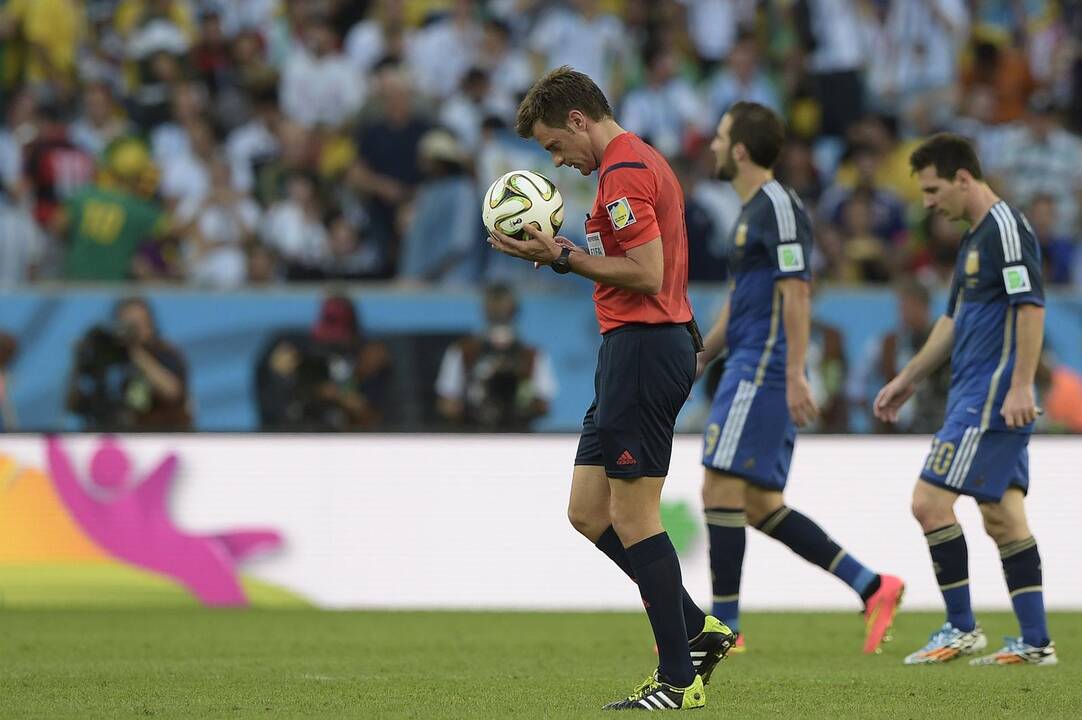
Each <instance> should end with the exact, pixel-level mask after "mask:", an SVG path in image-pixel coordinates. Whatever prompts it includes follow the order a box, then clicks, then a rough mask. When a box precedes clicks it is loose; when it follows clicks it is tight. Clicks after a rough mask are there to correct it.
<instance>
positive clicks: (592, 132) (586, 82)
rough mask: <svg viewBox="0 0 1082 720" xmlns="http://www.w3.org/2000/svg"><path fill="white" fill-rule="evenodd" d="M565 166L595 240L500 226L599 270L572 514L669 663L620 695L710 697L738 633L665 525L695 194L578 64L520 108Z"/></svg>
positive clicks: (682, 380) (692, 333)
mask: <svg viewBox="0 0 1082 720" xmlns="http://www.w3.org/2000/svg"><path fill="white" fill-rule="evenodd" d="M517 130H518V134H519V135H521V136H522V137H533V138H534V139H535V140H537V142H538V143H540V144H541V145H542V147H544V148H545V150H547V151H548V152H549V153H550V154H551V155H552V160H553V162H554V163H555V165H556V166H557V167H559V166H561V165H569V166H571V167H574V168H576V169H577V170H578V171H579V172H581V173H582V174H583V175H589V174H590V173H593V172H594V171H597V172H598V178H599V179H598V190H597V199H596V201H595V202H594V207H593V209H592V211H591V212H590V214H589V215H588V216H587V220H586V242H587V245H588V250H583V249H581V248H578V247H576V246H575V245H573V244H572V243H571V242H570V241H568V240H567V239H566V238H553V237H551V236H549V235H547V234H545V233H543V232H541V231H540V230H537V229H536V228H534V227H533V226H531V225H527V226H526V231H527V233H528V235H529V236H528V237H526V238H524V239H523V240H515V239H512V238H511V237H508V236H507V235H503V234H499V233H497V234H495V235H494V236H493V237H492V238H491V240H490V242H491V244H492V246H493V247H494V248H496V249H497V250H500V251H501V252H504V253H507V254H509V255H513V256H515V257H519V258H522V259H524V260H532V261H534V262H535V263H539V264H544V265H549V266H551V267H552V269H553V270H555V271H556V272H558V273H568V272H573V273H576V274H578V275H582V276H583V277H587V278H590V279H591V280H593V281H594V282H595V283H597V285H596V287H595V289H594V302H595V304H596V306H597V319H598V323H599V325H600V326H601V333H602V338H603V339H602V342H601V351H600V353H599V355H598V362H597V372H596V375H595V377H594V390H595V398H594V402H593V403H592V404H591V405H590V408H589V409H588V410H587V411H586V417H585V419H584V420H583V423H582V434H581V436H580V438H579V447H578V453H577V456H576V458H575V470H574V474H573V476H572V480H571V499H570V503H569V507H568V515H569V517H570V520H571V524H572V525H574V527H575V529H576V530H578V531H579V532H580V533H582V534H583V535H585V536H586V537H587V538H589V539H590V540H591V541H592V542H593V543H594V544H595V545H597V547H598V549H599V550H601V551H602V552H604V553H605V554H606V555H607V556H608V557H609V558H611V559H612V560H613V562H615V563H616V564H617V565H618V566H619V567H620V569H621V570H623V571H624V572H625V573H626V574H627V575H628V576H629V577H631V578H632V579H633V580H634V581H635V582H636V583H637V584H638V588H639V592H640V594H641V595H642V600H643V604H644V605H645V606H646V612H647V615H649V617H650V625H651V627H652V628H653V630H654V638H655V640H656V641H657V647H658V659H659V665H658V668H657V671H655V672H654V673H653V674H652V675H651V676H650V677H649V678H647V680H646V682H644V683H642V684H641V685H640V686H639V687H638V688H637V689H636V690H635V691H634V693H632V695H631V696H630V697H627V698H625V699H623V700H618V701H616V702H614V703H610V704H609V705H607V706H606V707H607V708H611V709H649V710H655V709H658V710H670V709H672V710H675V709H689V708H696V707H702V706H703V705H704V704H705V703H706V695H705V692H704V690H703V684H704V683H705V682H706V681H708V680H709V678H710V674H711V673H712V672H713V670H714V667H715V666H716V665H717V663H718V662H719V661H720V660H721V659H722V658H723V657H724V656H725V654H726V653H727V652H728V651H729V648H730V647H731V646H732V643H733V642H734V641H735V636H734V635H733V634H732V632H731V631H730V630H729V628H728V627H726V626H725V625H723V624H722V623H721V622H720V621H718V620H717V619H716V618H714V617H712V616H707V615H705V614H704V613H703V611H702V610H701V609H700V608H699V607H698V606H697V605H696V604H695V603H694V601H692V599H691V598H690V597H689V596H688V594H687V591H685V590H684V589H683V582H682V580H681V575H680V563H679V560H678V559H677V557H676V550H675V549H674V548H673V545H672V542H671V541H670V540H669V536H668V535H667V534H666V532H665V530H664V528H663V527H662V525H661V514H660V505H661V488H662V485H663V484H664V482H665V476H666V475H667V474H668V472H669V459H670V456H671V455H672V441H673V428H674V426H675V423H676V416H677V413H679V412H680V408H681V407H682V406H683V404H684V401H685V400H687V397H688V393H689V392H690V391H691V386H692V383H693V382H694V380H695V361H696V354H697V353H698V351H700V350H701V349H702V340H701V338H700V336H699V332H698V330H697V328H696V327H695V321H694V319H693V318H692V314H691V306H690V304H689V303H688V299H687V285H688V243H687V231H686V227H685V224H684V195H683V192H682V190H681V189H680V183H679V182H678V181H677V179H676V176H675V175H674V174H673V171H672V169H671V168H670V167H669V165H668V163H667V162H666V161H665V158H663V157H662V156H661V155H660V154H659V153H658V152H657V151H655V150H654V149H653V148H652V147H650V146H649V145H647V144H646V143H645V142H643V141H642V140H640V139H639V138H638V137H636V136H635V135H633V134H631V133H629V132H626V131H625V130H624V129H623V128H621V127H620V126H619V125H618V124H617V123H616V121H615V120H614V119H613V115H612V109H611V108H610V106H609V103H608V100H606V99H605V95H604V93H602V92H601V90H600V89H599V88H598V86H597V85H596V84H595V83H594V82H593V81H592V80H591V79H590V78H589V77H587V76H586V75H584V74H582V73H580V72H576V71H574V70H572V69H571V68H569V67H566V66H564V67H561V68H557V69H556V70H553V71H552V72H550V73H548V74H547V75H545V76H544V77H543V78H541V79H540V80H538V81H537V82H536V83H535V84H534V86H533V87H532V88H531V89H530V91H529V92H528V93H527V95H526V97H525V98H524V99H523V101H522V104H521V105H520V106H519V109H518V120H517Z"/></svg>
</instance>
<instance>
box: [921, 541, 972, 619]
mask: <svg viewBox="0 0 1082 720" xmlns="http://www.w3.org/2000/svg"><path fill="white" fill-rule="evenodd" d="M924 538H925V539H926V540H927V541H928V550H929V552H930V553H931V555H932V566H933V567H934V568H935V579H936V581H937V582H938V583H939V591H940V592H941V593H943V602H944V603H945V604H946V606H947V621H948V622H949V623H950V624H951V625H953V626H954V627H956V628H958V629H959V630H961V631H962V632H969V631H970V630H972V629H973V628H974V627H975V626H976V625H977V620H976V619H975V618H974V617H973V606H972V605H971V604H970V601H969V548H968V547H967V546H966V536H965V535H963V534H962V526H961V525H959V524H958V523H954V524H953V525H948V526H947V527H942V528H939V529H938V530H933V531H932V532H930V533H926V534H925V535H924Z"/></svg>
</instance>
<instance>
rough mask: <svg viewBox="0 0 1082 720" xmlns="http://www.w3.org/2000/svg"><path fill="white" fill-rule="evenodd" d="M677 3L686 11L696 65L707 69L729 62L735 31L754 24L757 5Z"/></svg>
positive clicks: (736, 0)
mask: <svg viewBox="0 0 1082 720" xmlns="http://www.w3.org/2000/svg"><path fill="white" fill-rule="evenodd" d="M680 3H681V4H683V5H684V6H685V7H686V10H685V14H686V16H687V33H688V35H689V36H690V37H691V41H692V43H694V45H695V52H696V53H697V54H698V56H699V61H700V62H701V63H703V64H704V65H707V66H709V65H715V64H717V63H719V62H721V61H723V60H726V59H727V58H729V57H730V55H731V53H732V51H733V48H734V43H736V42H739V40H738V38H737V30H738V29H739V28H741V27H747V26H749V25H751V24H752V23H753V22H754V20H755V5H756V3H755V2H750V1H749V0H680ZM743 99H745V100H752V99H753V98H743ZM756 102H762V101H761V100H756ZM771 107H773V106H771ZM725 109H726V110H727V109H728V106H726V107H725ZM723 112H724V111H723ZM718 119H720V116H718V118H715V119H714V122H716V121H717V120H718Z"/></svg>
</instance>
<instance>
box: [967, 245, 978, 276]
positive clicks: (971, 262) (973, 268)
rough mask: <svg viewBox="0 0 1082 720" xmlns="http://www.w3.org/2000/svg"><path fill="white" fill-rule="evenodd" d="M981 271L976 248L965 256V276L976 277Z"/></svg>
mask: <svg viewBox="0 0 1082 720" xmlns="http://www.w3.org/2000/svg"><path fill="white" fill-rule="evenodd" d="M980 269H981V254H980V252H978V251H977V249H976V248H973V249H972V250H970V251H969V254H968V255H966V275H976V274H977V273H978V272H979V271H980Z"/></svg>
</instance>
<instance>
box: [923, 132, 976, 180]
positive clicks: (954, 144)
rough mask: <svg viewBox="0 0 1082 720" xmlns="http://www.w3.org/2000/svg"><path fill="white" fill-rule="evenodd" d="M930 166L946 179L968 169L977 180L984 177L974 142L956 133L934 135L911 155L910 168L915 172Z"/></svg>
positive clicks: (952, 177)
mask: <svg viewBox="0 0 1082 720" xmlns="http://www.w3.org/2000/svg"><path fill="white" fill-rule="evenodd" d="M929 166H933V167H935V174H936V175H937V176H938V177H940V178H943V179H944V180H953V179H954V176H955V175H956V174H957V173H958V171H959V170H966V171H968V172H969V174H970V175H972V176H973V177H974V178H975V179H977V180H982V179H984V173H983V172H981V161H980V160H979V159H978V158H977V151H976V150H975V149H973V143H972V142H970V141H969V139H968V138H965V137H962V136H961V135H955V134H954V133H939V134H937V135H933V136H932V137H930V138H928V139H927V140H925V141H924V142H923V143H921V144H920V146H919V147H918V148H917V149H916V150H914V151H913V153H912V154H911V155H910V156H909V168H910V169H911V170H912V171H913V172H915V173H919V172H920V171H921V170H923V169H924V168H926V167H929Z"/></svg>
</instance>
